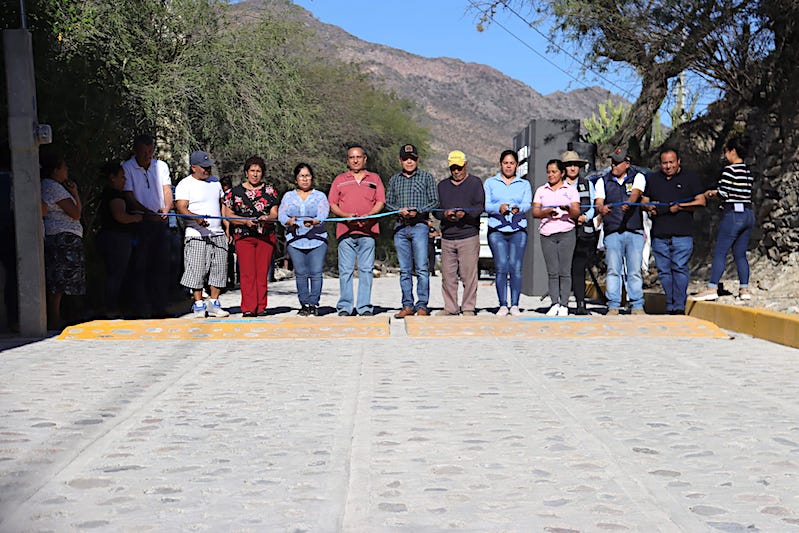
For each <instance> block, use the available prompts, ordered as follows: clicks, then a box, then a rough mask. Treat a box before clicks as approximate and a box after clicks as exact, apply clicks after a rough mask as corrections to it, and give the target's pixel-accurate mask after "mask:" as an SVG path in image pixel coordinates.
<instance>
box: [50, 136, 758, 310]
mask: <svg viewBox="0 0 799 533" xmlns="http://www.w3.org/2000/svg"><path fill="white" fill-rule="evenodd" d="M154 149H155V142H154V139H153V137H151V136H147V135H142V136H139V137H137V138H136V139H135V140H134V146H133V151H134V155H133V157H131V158H130V159H129V160H127V161H125V162H124V163H122V164H119V163H109V164H108V165H106V167H105V168H104V169H103V175H104V177H105V179H106V180H107V181H106V183H107V187H106V190H105V191H104V193H103V196H102V199H101V203H100V209H99V220H100V231H99V233H98V237H97V243H98V248H99V250H100V251H101V253H102V255H103V257H104V260H105V267H106V303H107V306H108V309H109V312H110V314H111V316H116V315H117V313H118V310H119V308H120V305H119V304H120V297H121V294H122V286H123V282H124V280H125V279H126V273H127V272H128V271H129V270H130V273H131V278H130V279H132V280H133V287H132V288H133V290H132V291H131V292H130V294H132V295H133V298H134V299H136V302H135V308H136V309H137V310H138V311H139V313H138V314H139V316H161V315H166V313H165V310H164V309H165V305H164V303H165V297H166V294H167V289H168V286H167V285H168V279H169V274H168V270H166V271H165V268H166V269H168V266H167V265H168V257H167V254H168V237H167V231H168V223H167V217H168V216H170V215H168V214H169V212H170V210H171V209H172V208H173V203H174V208H175V211H176V214H173V215H172V216H177V217H179V220H180V221H181V222H182V226H183V227H184V228H185V234H184V269H183V275H182V277H181V281H180V283H181V285H183V286H185V287H187V288H188V289H190V290H191V292H192V294H193V298H194V303H193V305H192V312H193V314H194V316H196V317H205V316H212V317H224V316H228V314H229V312H228V311H227V310H225V309H223V308H222V305H221V304H220V302H219V295H220V293H221V292H222V290H223V288H224V287H225V286H226V284H227V279H228V277H227V268H228V246H229V245H231V244H232V245H233V246H235V250H236V253H237V256H238V262H239V272H240V281H241V311H242V314H243V315H244V316H245V317H256V316H262V315H264V314H266V313H267V306H268V300H267V296H268V287H267V280H268V276H269V267H270V265H271V263H272V256H273V255H274V251H275V247H276V244H277V232H276V225H277V224H281V225H282V226H283V227H284V228H285V235H286V243H287V252H288V254H289V256H290V258H291V260H292V263H293V265H294V270H295V276H296V283H297V293H298V298H299V303H300V310H299V314H300V315H303V316H313V315H318V314H319V301H320V297H321V292H322V272H323V269H324V262H325V256H326V254H327V248H328V234H327V230H326V228H325V221H327V220H328V219H329V217H330V215H331V214H332V215H333V216H334V217H336V218H335V220H336V228H335V233H336V240H337V244H338V271H339V299H338V302H337V304H336V311H337V313H338V314H339V315H340V316H350V315H354V314H357V315H360V316H369V315H372V314H373V313H374V307H373V306H372V304H371V287H372V276H373V267H374V259H375V239H376V238H377V237H378V235H379V232H380V224H379V220H378V219H379V218H380V217H382V216H385V214H381V213H382V211H383V209H384V208H387V209H388V210H390V211H391V212H392V213H393V214H394V215H395V222H394V225H393V238H394V245H395V249H396V253H397V260H398V263H399V268H400V279H399V282H400V287H401V292H402V301H401V309H400V311H399V312H398V313H396V314H395V315H394V316H395V317H396V318H404V317H407V316H412V315H417V316H426V315H429V314H430V309H429V307H428V303H429V298H430V284H429V277H430V270H429V266H428V265H429V258H428V256H429V251H428V245H429V232H430V229H429V228H430V217H431V216H432V217H435V218H436V219H438V220H439V221H440V235H441V275H442V296H443V300H444V308H443V309H442V310H439V311H438V312H437V314H440V315H458V314H462V315H466V316H471V315H474V314H475V312H476V308H475V305H476V300H477V285H478V282H477V280H478V257H479V249H480V238H479V233H480V219H481V215H482V214H483V213H486V215H487V217H488V236H487V238H488V244H489V246H490V248H491V251H492V254H493V259H494V266H495V286H496V291H497V300H498V302H497V303H498V310H497V312H496V314H497V315H499V316H505V315H511V316H517V315H519V314H521V310H520V309H519V298H520V294H521V286H522V263H523V258H524V254H525V249H526V246H527V240H528V228H527V225H528V216H527V213H528V212H529V211H531V210H532V213H531V214H532V217H533V218H535V219H538V220H540V225H539V235H540V240H541V250H542V253H543V256H544V261H545V264H546V268H547V273H548V288H549V296H550V299H551V302H552V306H551V308H550V309H549V311H547V314H548V315H551V316H564V315H567V314H568V313H569V308H568V307H567V303H568V300H569V297H570V295H571V293H572V292H573V293H574V295H575V299H576V304H577V305H576V309H575V311H574V312H575V313H576V314H587V313H588V311H587V309H586V305H585V271H586V269H587V267H588V266H589V265H590V264H591V262H592V256H593V254H594V253H595V251H596V248H597V243H598V239H599V235H600V225H599V224H598V221H599V220H600V219H601V229H602V233H603V234H604V238H603V244H604V249H605V255H606V262H607V282H606V296H607V299H608V313H609V314H619V312H620V310H621V308H622V307H621V304H622V302H621V298H622V285H623V284H624V285H625V286H626V289H627V299H628V302H629V305H630V308H631V313H633V314H638V313H643V312H644V311H643V287H642V276H641V263H642V254H643V249H644V238H645V237H644V231H643V228H644V222H643V213H644V212H646V213H647V214H648V216H649V217H651V219H652V230H651V236H652V251H653V255H654V258H655V264H656V266H657V269H658V273H659V276H660V280H661V283H662V285H663V289H664V292H665V294H666V309H667V311H668V312H669V313H673V314H680V313H683V312H684V309H685V303H686V298H687V287H688V281H689V269H688V260H689V259H690V256H691V253H692V249H693V239H692V236H691V235H692V224H693V216H692V212H693V211H694V210H696V209H698V208H700V207H703V206H705V205H706V202H707V199H708V198H715V197H718V198H721V199H722V200H723V208H724V211H725V213H724V217H723V218H722V222H721V225H720V228H719V239H718V241H717V244H716V250H715V253H714V260H713V267H712V269H711V279H710V283H709V287H708V290H707V291H704V292H703V293H701V294H700V295H698V296H697V299H704V300H710V299H715V298H717V297H718V293H717V286H718V283H719V279H720V277H721V275H722V273H723V271H724V264H725V260H726V254H727V253H728V251H729V249H730V248H732V249H733V255H734V257H735V262H736V266H737V267H738V273H739V278H740V289H739V290H740V293H739V295H740V297H741V298H743V299H746V298H751V294H750V293H749V290H748V281H749V280H748V275H749V270H748V263H747V261H746V245H747V243H748V239H749V235H750V234H751V231H752V227H753V225H754V216H753V214H752V209H751V189H752V176H751V173H750V172H749V170H748V168H747V167H746V164H745V163H743V158H745V157H746V156H747V153H748V152H747V151H748V145H747V140H746V139H745V138H742V137H740V136H739V137H734V138H732V139H731V140H730V141H729V142H728V143H727V145H726V149H725V156H726V157H727V160H728V162H729V166H727V167H725V169H724V171H723V173H722V178H721V180H720V181H719V184H718V187H715V188H712V189H710V190H704V189H703V187H702V184H701V181H700V180H699V178H698V177H697V176H696V175H695V174H693V173H691V172H689V171H686V170H684V169H683V168H682V166H681V161H680V157H679V154H678V152H677V151H676V150H675V149H673V148H664V149H663V150H661V152H660V170H659V171H658V172H656V173H654V174H653V175H651V176H649V177H646V176H644V174H643V173H642V172H640V171H639V170H638V169H636V168H635V167H633V166H632V165H631V162H630V158H629V156H628V153H627V150H626V149H624V148H618V149H616V150H615V151H614V152H613V154H612V155H611V157H610V162H611V168H610V171H609V172H607V173H606V174H605V175H603V176H600V177H599V178H598V179H596V180H595V181H589V180H587V179H586V178H585V177H583V176H582V175H581V170H582V169H583V168H585V166H586V164H587V161H585V160H584V159H582V158H581V157H580V156H579V155H578V154H577V153H576V152H574V151H567V152H565V153H564V154H563V155H562V156H561V158H560V159H553V160H550V161H549V162H548V163H547V165H546V183H545V184H544V185H542V186H540V187H538V188H537V189H536V191H535V193H533V191H532V187H531V185H530V182H529V181H528V180H527V179H524V178H522V177H519V176H518V175H517V168H518V165H519V160H518V155H517V153H516V152H514V151H513V150H505V151H503V152H502V153H501V154H500V158H499V171H498V172H497V174H496V175H494V176H491V177H489V178H487V179H486V180H485V181H483V180H481V179H480V178H479V177H477V176H474V175H472V174H470V172H469V168H468V161H467V157H466V154H464V153H463V152H462V151H460V150H454V151H452V152H450V153H449V155H448V160H447V164H448V168H449V173H450V175H449V176H448V177H447V178H446V179H443V180H441V181H439V182H436V180H435V178H434V176H433V175H432V174H431V173H430V172H427V171H425V170H422V169H420V168H419V152H418V150H417V148H416V147H415V146H414V145H412V144H406V145H403V146H402V147H401V148H400V151H399V165H400V167H401V169H400V170H399V171H398V172H397V173H396V174H394V175H393V176H391V178H390V179H389V181H388V187H387V188H384V185H383V181H382V179H381V178H380V176H378V175H377V174H375V173H374V172H371V171H369V170H367V169H366V164H367V154H366V151H365V150H364V149H363V147H361V146H352V147H350V148H349V149H348V150H347V161H346V163H347V171H346V172H344V173H342V174H339V175H338V176H336V178H335V179H334V180H333V182H332V184H331V186H330V190H329V192H328V194H324V193H323V192H321V191H319V190H316V189H315V188H314V180H315V176H314V172H313V169H312V168H311V166H310V165H308V164H307V163H300V164H298V165H297V166H296V167H295V168H294V172H293V177H294V181H295V188H294V189H293V190H291V191H288V192H287V193H286V194H284V195H283V197H282V199H280V200H279V199H278V193H277V190H276V189H275V187H274V186H273V185H272V184H269V183H266V182H265V181H264V177H265V174H266V168H265V162H264V160H263V159H262V158H260V157H257V156H253V157H251V158H249V159H247V161H245V163H244V166H243V173H244V179H243V180H242V182H241V183H240V184H238V185H235V186H233V187H232V188H230V189H229V190H227V191H225V190H223V188H222V186H221V184H220V180H219V179H218V178H216V177H214V176H213V175H212V167H213V166H214V164H215V161H214V160H213V159H212V158H211V156H210V155H209V154H208V153H206V152H203V151H196V152H193V153H192V154H191V155H190V158H189V163H190V169H191V170H190V174H189V175H188V176H186V177H185V178H184V179H182V180H181V181H180V182H179V183H178V184H177V187H176V188H175V193H174V199H173V194H172V186H171V181H170V178H169V171H168V168H167V166H166V164H165V163H164V162H162V161H159V160H157V159H155V158H154V157H153V155H154ZM42 178H43V181H42V200H43V210H44V212H45V215H44V223H45V224H44V225H45V255H46V270H47V293H48V319H49V322H50V323H52V324H56V323H57V322H58V321H59V320H60V317H59V314H58V310H59V304H60V298H61V295H62V294H82V293H83V292H85V284H86V280H85V278H86V275H85V259H84V257H83V243H82V235H83V233H82V232H83V230H82V227H81V224H80V221H79V219H80V211H81V201H80V197H79V195H78V190H77V186H76V185H75V184H74V183H73V182H71V181H70V180H69V179H68V177H67V166H66V163H65V161H64V160H63V159H46V160H43V163H42ZM356 270H357V273H358V290H357V293H355V292H354V278H355V272H356ZM414 278H415V280H416V291H415V292H416V294H415V295H414ZM461 285H462V298H460V302H459V297H458V293H459V289H460V287H461ZM206 288H207V289H208V295H209V296H210V297H209V298H208V299H205V297H204V296H205V295H204V292H205V289H206Z"/></svg>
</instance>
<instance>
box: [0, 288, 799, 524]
mask: <svg viewBox="0 0 799 533" xmlns="http://www.w3.org/2000/svg"><path fill="white" fill-rule="evenodd" d="M434 279H435V278H434ZM272 289H273V291H272V294H271V296H270V299H271V303H270V306H274V307H286V309H285V311H283V312H284V313H285V314H286V315H289V314H291V313H296V308H297V304H296V299H295V296H294V292H293V281H290V282H281V283H278V284H274V285H273V287H272ZM335 294H337V284H336V283H335V280H326V293H325V297H324V303H325V304H326V305H328V306H333V305H335ZM398 296H399V286H398V280H397V279H396V278H393V279H390V278H389V279H387V280H380V281H379V282H377V283H376V285H375V299H374V303H376V304H378V305H381V306H383V307H385V308H386V309H398V307H399V297H398ZM223 298H224V300H223V303H224V304H225V305H237V304H238V301H237V300H236V295H234V294H229V295H225V296H224V297H223ZM436 298H440V292H438V293H437V291H436V290H435V289H434V290H433V300H432V302H433V303H432V305H433V306H434V307H436V306H440V303H439V304H437V303H436V302H437V301H438V302H440V300H436ZM495 298H496V296H495V294H493V288H492V287H490V286H487V285H485V284H484V285H481V288H480V296H479V298H478V306H479V307H481V308H487V307H493V306H495V305H496V304H495V303H494V301H495ZM537 300H538V298H532V299H527V297H525V299H524V300H523V304H522V306H523V307H525V308H527V309H530V308H537V307H544V308H545V307H547V306H546V304H545V303H544V304H543V305H541V304H540V302H538V301H537ZM292 307H293V310H291V309H289V308H292ZM485 313H487V311H486V312H485ZM479 316H480V315H478V317H479ZM430 318H432V319H435V318H436V317H430ZM486 318H488V317H487V316H486ZM603 318H604V317H603ZM616 318H620V319H622V320H623V319H624V318H630V319H632V318H639V317H616ZM679 318H683V319H684V320H693V319H691V318H690V317H679ZM344 320H350V321H357V320H358V319H357V318H350V319H344ZM419 320H421V319H419ZM606 320H610V318H608V319H606ZM401 322H402V321H396V322H392V326H391V327H392V335H391V336H390V337H388V338H384V339H308V340H296V339H276V340H247V339H245V338H238V339H227V340H218V341H216V340H206V341H203V342H195V341H149V342H132V341H125V342H118V341H63V340H61V341H60V340H56V339H47V340H44V341H41V342H35V343H31V344H27V345H25V346H19V347H16V348H12V349H8V350H6V351H4V352H2V353H0V441H2V444H0V531H2V532H14V533H17V532H24V531H58V532H62V531H103V532H105V531H109V532H111V531H113V532H118V531H131V532H133V531H135V532H139V531H214V532H216V531H253V532H273V531H279V532H283V531H292V532H293V531H321V532H337V531H346V532H358V533H360V532H364V533H372V532H388V531H403V532H414V533H415V532H428V531H429V532H435V531H445V530H455V531H470V532H514V531H518V532H528V531H550V532H555V531H557V532H567V531H642V532H650V531H687V532H696V531H726V532H732V531H793V530H799V497H797V495H799V427H798V426H797V420H799V400H797V398H799V365H797V355H798V354H799V351H797V350H796V349H792V348H787V347H784V346H779V345H775V344H772V343H768V342H765V341H760V340H757V339H752V338H750V337H747V336H738V337H737V338H735V339H734V340H729V339H724V340H722V339H713V338H699V339H686V338H679V337H674V338H663V337H647V336H630V337H627V338H596V337H591V336H586V337H585V338H571V339H561V338H551V339H548V338H504V337H469V338H416V337H412V336H407V335H401V334H396V335H395V334H394V333H395V332H394V330H393V328H394V327H395V326H394V324H395V323H397V324H400V325H399V326H398V327H401V326H402V324H401ZM403 330H404V328H403Z"/></svg>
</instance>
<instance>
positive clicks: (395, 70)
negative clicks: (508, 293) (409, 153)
mask: <svg viewBox="0 0 799 533" xmlns="http://www.w3.org/2000/svg"><path fill="white" fill-rule="evenodd" d="M236 6H237V8H239V9H247V10H250V11H251V12H257V11H260V10H261V9H269V10H277V11H278V12H280V13H281V14H282V15H285V16H290V17H293V18H298V19H299V20H301V21H302V22H303V23H304V24H306V25H307V26H308V27H309V28H310V29H312V30H313V31H314V32H316V33H317V34H318V35H319V42H321V43H324V45H325V49H326V50H329V51H332V52H333V53H334V54H335V55H336V56H337V57H338V58H339V59H341V60H342V61H344V62H347V63H350V62H352V63H357V64H359V65H360V66H361V68H362V69H363V70H364V71H365V72H367V73H369V74H370V75H371V76H372V78H373V79H374V80H375V82H376V83H377V84H378V85H380V86H382V87H383V88H385V89H387V90H389V91H392V92H394V93H396V94H397V95H399V96H401V97H403V98H407V99H409V100H412V101H414V102H416V104H417V105H418V106H419V115H420V121H421V122H422V124H424V125H425V126H426V127H428V128H429V130H430V134H431V139H430V141H431V142H430V148H431V151H432V153H431V154H428V155H427V156H426V157H425V158H424V159H423V160H422V164H421V166H422V167H423V168H427V169H430V170H431V171H433V172H434V173H435V174H436V176H437V177H442V174H444V173H445V172H446V171H445V169H446V156H447V153H448V152H449V151H450V150H456V149H457V150H463V151H464V152H465V153H466V155H467V157H468V159H469V164H470V167H471V170H472V172H473V173H475V174H477V175H479V176H481V177H486V176H489V175H492V174H494V173H496V172H497V170H498V167H499V154H500V152H502V150H505V149H507V148H512V147H513V137H514V135H516V134H517V133H518V132H519V131H521V130H522V128H524V127H525V126H526V125H527V124H528V123H529V121H530V120H532V119H542V118H550V119H567V118H571V119H585V118H588V117H590V116H591V114H592V113H594V112H596V110H597V107H598V105H599V104H600V103H602V102H605V101H606V100H607V99H608V98H613V99H614V100H619V99H620V98H619V97H618V96H616V95H614V94H613V93H611V92H610V91H607V90H606V89H603V88H601V87H590V88H586V89H576V90H573V91H568V92H561V91H558V92H554V93H552V94H548V95H542V94H541V93H539V92H537V91H536V90H535V89H533V88H532V87H530V86H528V85H526V84H524V83H522V82H521V81H519V80H516V79H513V78H510V77H508V76H506V75H505V74H503V73H501V72H499V71H498V70H496V69H494V68H492V67H489V66H486V65H481V64H478V63H466V62H464V61H461V60H460V59H453V58H448V57H437V58H427V57H422V56H418V55H414V54H410V53H408V52H405V51H403V50H398V49H396V48H391V47H388V46H384V45H381V44H375V43H369V42H366V41H363V40H361V39H359V38H358V37H356V36H354V35H351V34H349V33H347V32H346V31H344V30H343V29H341V28H339V27H338V26H334V25H330V24H325V23H323V22H320V21H319V20H318V19H316V18H314V17H313V15H312V14H311V13H310V12H308V11H307V10H305V9H303V8H301V7H299V6H296V5H293V4H291V3H289V2H287V1H286V0H250V1H249V2H242V3H241V4H237V5H236ZM565 148H566V147H565V146H564V150H565Z"/></svg>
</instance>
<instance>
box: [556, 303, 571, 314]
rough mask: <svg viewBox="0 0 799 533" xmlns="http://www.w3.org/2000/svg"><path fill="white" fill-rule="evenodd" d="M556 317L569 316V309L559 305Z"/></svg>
mask: <svg viewBox="0 0 799 533" xmlns="http://www.w3.org/2000/svg"><path fill="white" fill-rule="evenodd" d="M558 316H569V308H568V307H566V306H565V305H561V306H560V309H558Z"/></svg>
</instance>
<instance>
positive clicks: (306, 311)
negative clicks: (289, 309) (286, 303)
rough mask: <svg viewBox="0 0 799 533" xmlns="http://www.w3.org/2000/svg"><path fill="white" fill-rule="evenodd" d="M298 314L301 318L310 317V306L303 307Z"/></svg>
mask: <svg viewBox="0 0 799 533" xmlns="http://www.w3.org/2000/svg"><path fill="white" fill-rule="evenodd" d="M297 314H298V315H300V316H308V306H307V305H303V306H302V308H301V309H300V310H299V312H297Z"/></svg>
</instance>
